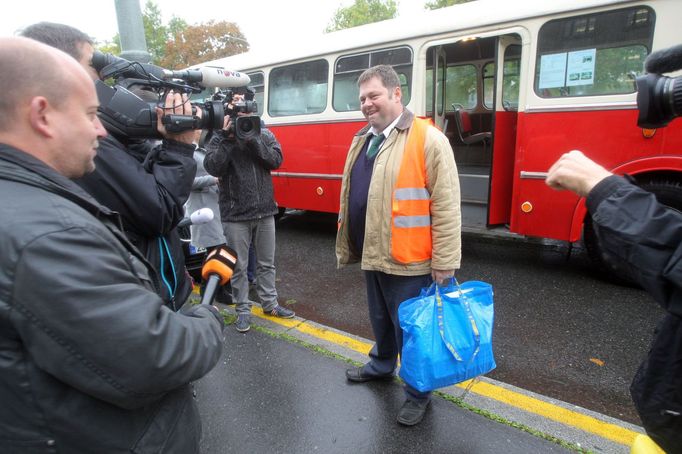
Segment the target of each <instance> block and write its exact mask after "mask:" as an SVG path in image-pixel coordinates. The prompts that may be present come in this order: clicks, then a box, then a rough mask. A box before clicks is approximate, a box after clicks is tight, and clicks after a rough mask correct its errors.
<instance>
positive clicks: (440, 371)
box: [398, 279, 495, 392]
mask: <svg viewBox="0 0 682 454" xmlns="http://www.w3.org/2000/svg"><path fill="white" fill-rule="evenodd" d="M493 317H494V310H493V289H492V286H491V285H490V284H487V283H485V282H480V281H469V282H464V283H462V284H461V285H458V284H457V282H456V281H455V280H454V279H453V281H452V282H451V283H450V285H448V286H447V287H439V286H436V285H432V286H431V287H429V288H424V289H422V291H421V293H420V295H419V296H417V297H415V298H411V299H409V300H407V301H405V302H403V303H402V304H401V305H400V307H399V308H398V318H399V320H400V327H401V328H402V329H403V350H402V355H401V359H400V361H401V366H400V377H401V378H402V379H403V380H405V382H407V383H408V384H409V385H410V386H412V387H413V388H415V389H417V390H419V391H421V392H424V391H432V390H434V389H437V388H442V387H445V386H449V385H453V384H455V383H460V382H462V381H465V380H468V379H470V378H474V377H477V376H479V375H482V374H485V373H488V372H490V371H491V370H493V369H494V368H495V359H494V358H493V349H492V331H493Z"/></svg>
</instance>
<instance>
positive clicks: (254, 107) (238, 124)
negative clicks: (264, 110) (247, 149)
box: [206, 87, 261, 139]
mask: <svg viewBox="0 0 682 454" xmlns="http://www.w3.org/2000/svg"><path fill="white" fill-rule="evenodd" d="M235 95H243V96H244V99H243V100H239V101H235V100H234V96H235ZM254 96H255V92H254V91H253V89H251V88H248V87H243V88H237V89H234V90H233V89H227V90H219V91H218V92H216V93H215V94H214V95H213V96H212V97H211V98H210V99H208V100H206V102H207V103H208V102H211V103H213V102H220V103H222V105H223V110H224V112H225V115H229V116H230V118H232V125H231V126H230V129H229V130H228V131H227V132H228V133H233V134H234V135H235V137H237V138H238V139H249V138H252V137H255V136H258V135H260V125H261V120H260V117H259V116H258V115H251V114H253V113H257V112H258V104H257V103H256V101H254V99H253V98H254ZM240 113H241V114H246V116H243V115H239V114H240Z"/></svg>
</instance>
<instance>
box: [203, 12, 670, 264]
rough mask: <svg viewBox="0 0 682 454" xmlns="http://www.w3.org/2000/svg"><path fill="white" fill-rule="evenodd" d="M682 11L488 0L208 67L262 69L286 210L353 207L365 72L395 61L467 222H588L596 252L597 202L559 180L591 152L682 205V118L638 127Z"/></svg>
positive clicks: (254, 77) (573, 231)
mask: <svg viewBox="0 0 682 454" xmlns="http://www.w3.org/2000/svg"><path fill="white" fill-rule="evenodd" d="M681 18H682V1H680V0H650V1H623V0H551V1H547V0H524V1H508V0H499V1H493V0H479V1H475V2H471V3H466V4H463V5H456V6H452V7H448V8H443V9H439V10H435V11H425V12H424V13H423V14H421V15H419V16H413V17H407V18H398V19H394V20H388V21H383V22H379V23H374V24H370V25H365V26H361V27H356V28H352V29H348V30H343V31H339V32H334V33H329V34H327V35H324V36H322V37H321V38H319V39H316V40H315V41H314V42H306V43H296V44H293V45H290V46H281V45H277V44H274V43H273V47H272V49H269V50H268V51H267V52H264V53H253V52H249V53H245V54H241V55H236V56H232V57H228V58H225V59H221V60H217V61H213V62H208V63H206V65H218V66H222V67H226V68H228V69H231V70H239V71H242V72H246V73H247V74H248V75H249V76H250V77H251V82H252V83H251V86H252V87H253V88H255V89H256V92H257V98H256V99H257V101H258V103H259V110H260V112H259V113H260V114H261V115H262V118H263V120H264V121H265V123H266V124H267V125H268V127H270V128H271V130H272V131H273V132H274V133H275V135H276V136H277V138H278V139H279V141H280V142H281V144H282V149H283V153H284V160H283V164H282V166H281V168H280V169H278V170H277V171H276V172H273V176H274V184H275V192H276V199H277V203H278V204H279V206H280V207H282V208H284V207H286V208H296V209H305V210H316V211H324V212H337V211H338V208H339V191H340V181H341V173H342V170H343V165H344V161H345V158H346V152H347V150H348V146H349V144H350V142H351V138H352V137H353V135H354V134H355V133H356V132H357V131H358V130H359V129H360V128H361V127H362V126H363V125H364V124H365V120H364V118H363V116H362V114H361V112H360V104H359V100H358V88H357V85H356V81H357V78H358V76H359V75H360V73H361V72H362V71H363V70H365V69H367V68H369V67H370V66H374V65H376V64H390V65H392V66H393V67H394V68H395V69H396V71H397V72H398V74H399V76H400V78H401V80H402V84H403V87H402V91H403V102H404V104H405V105H406V106H407V108H409V109H410V110H412V111H413V112H415V113H416V114H417V115H420V116H429V117H433V118H434V120H435V122H436V124H438V125H439V126H440V127H441V128H442V129H443V130H444V132H445V134H446V135H447V136H448V137H449V138H450V141H451V144H452V148H453V150H454V153H455V160H456V163H457V166H458V170H459V177H460V182H461V188H462V206H463V222H464V224H465V226H467V227H469V228H471V229H488V228H492V227H497V228H502V229H507V230H508V231H509V232H511V233H513V234H520V235H527V236H533V237H541V238H551V239H557V240H566V241H570V242H573V241H577V240H579V239H580V237H581V233H582V232H583V229H584V230H585V235H586V244H587V245H588V249H589V250H590V251H591V253H593V254H597V252H598V251H595V249H598V245H596V244H594V242H593V241H592V242H591V241H590V238H591V237H592V236H591V235H590V233H591V231H590V225H589V220H588V222H586V219H585V215H586V209H585V203H584V200H582V199H579V198H578V197H577V196H575V195H572V194H570V193H568V192H555V191H553V190H551V189H550V188H548V187H547V186H546V185H545V184H544V177H545V175H546V172H547V169H548V168H549V167H550V165H551V164H552V163H553V162H554V161H555V160H556V159H558V157H559V156H560V155H561V154H562V153H564V152H567V151H569V150H572V149H579V150H582V151H583V152H584V153H585V154H586V155H588V156H590V157H591V158H593V159H595V160H596V161H597V162H599V163H600V164H602V165H604V166H605V167H607V168H609V169H611V170H612V171H614V172H616V173H628V174H630V175H633V176H635V177H636V178H637V180H638V182H639V184H641V185H642V186H644V187H646V188H648V189H650V190H652V191H654V192H656V193H657V195H659V197H660V198H663V199H664V200H665V202H666V203H668V204H670V205H673V206H676V207H678V208H680V209H682V122H673V123H671V125H670V126H669V127H667V128H664V129H660V130H643V129H641V128H639V127H637V125H636V122H637V105H636V92H635V88H636V87H635V80H634V77H635V76H636V75H640V74H641V73H642V72H643V62H644V60H645V58H646V56H647V55H648V54H649V53H651V52H652V51H654V50H657V49H661V48H666V47H669V46H672V45H675V44H679V43H680V42H682V31H681V30H682V27H681V26H680V19H681ZM282 38H283V39H282V40H283V41H286V37H282ZM434 99H435V103H434ZM434 104H435V106H434ZM590 243H592V244H590Z"/></svg>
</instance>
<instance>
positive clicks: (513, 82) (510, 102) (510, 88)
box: [502, 45, 521, 110]
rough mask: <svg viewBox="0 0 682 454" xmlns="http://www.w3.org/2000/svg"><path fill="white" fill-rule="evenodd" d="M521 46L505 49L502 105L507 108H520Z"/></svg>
mask: <svg viewBox="0 0 682 454" xmlns="http://www.w3.org/2000/svg"><path fill="white" fill-rule="evenodd" d="M520 55H521V46H516V45H514V46H509V47H507V49H506V50H505V51H504V68H503V75H502V106H503V107H504V109H505V110H518V108H519V77H520V74H521V60H520V59H519V56H520Z"/></svg>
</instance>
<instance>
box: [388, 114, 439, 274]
mask: <svg viewBox="0 0 682 454" xmlns="http://www.w3.org/2000/svg"><path fill="white" fill-rule="evenodd" d="M430 125H431V121H430V120H424V119H421V118H415V119H414V122H413V123H412V127H411V128H410V132H409V134H408V136H407V141H406V143H405V152H404V153H403V160H402V162H401V163H400V172H399V174H398V179H397V180H396V182H395V189H394V190H393V200H392V217H393V219H392V225H391V255H392V256H393V258H394V259H395V260H396V261H397V262H399V263H415V262H423V261H425V260H429V259H430V258H431V194H429V191H428V190H427V189H426V164H425V162H424V142H425V140H426V130H427V129H428V127H429V126H430Z"/></svg>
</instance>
